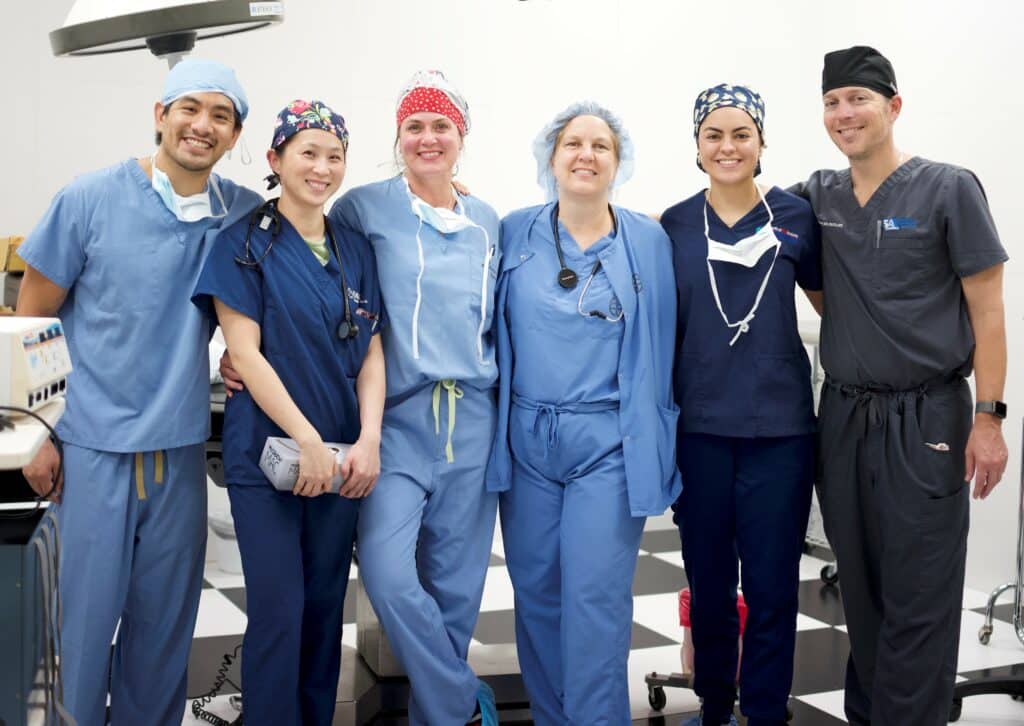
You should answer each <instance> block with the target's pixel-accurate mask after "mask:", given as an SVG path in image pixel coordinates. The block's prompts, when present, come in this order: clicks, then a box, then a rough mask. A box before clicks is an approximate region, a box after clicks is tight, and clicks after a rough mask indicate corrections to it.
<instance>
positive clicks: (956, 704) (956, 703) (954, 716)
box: [949, 698, 964, 723]
mask: <svg viewBox="0 0 1024 726" xmlns="http://www.w3.org/2000/svg"><path fill="white" fill-rule="evenodd" d="M963 710H964V700H963V699H962V698H954V699H953V705H952V706H950V708H949V721H950V723H952V722H953V721H959V720H960V713H961V712H962V711H963Z"/></svg>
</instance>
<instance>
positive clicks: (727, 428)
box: [661, 187, 821, 438]
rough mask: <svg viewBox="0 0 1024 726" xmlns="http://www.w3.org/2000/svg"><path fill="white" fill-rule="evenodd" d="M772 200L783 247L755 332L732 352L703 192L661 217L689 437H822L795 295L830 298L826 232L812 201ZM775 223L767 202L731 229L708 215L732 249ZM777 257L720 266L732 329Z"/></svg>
mask: <svg viewBox="0 0 1024 726" xmlns="http://www.w3.org/2000/svg"><path fill="white" fill-rule="evenodd" d="M765 197H766V199H767V202H768V204H769V205H770V206H771V208H772V213H773V215H774V223H773V227H774V229H775V236H776V238H778V240H779V241H780V242H781V243H782V245H781V248H780V249H779V254H778V259H777V261H776V262H775V268H774V269H773V270H772V273H771V278H770V279H769V281H768V285H767V287H766V288H765V292H764V295H763V297H762V299H761V303H760V305H759V306H758V308H757V312H756V314H755V317H754V318H753V319H752V320H751V321H750V330H749V331H748V332H747V333H745V334H743V335H741V336H740V337H739V339H738V340H737V341H736V343H735V344H734V345H733V346H731V347H730V346H729V341H730V340H732V338H733V336H734V335H735V333H736V328H729V327H727V326H726V324H725V321H724V320H722V316H721V314H720V313H719V312H718V308H717V307H716V306H715V299H714V296H713V294H712V292H711V282H710V280H709V278H708V267H707V249H708V248H707V240H706V238H705V235H704V199H705V197H704V192H703V191H702V192H700V193H698V194H695V195H694V196H692V197H690V198H689V199H687V200H685V201H683V202H680V203H679V204H676V205H675V206H673V207H670V208H669V209H667V210H666V211H665V213H664V214H663V215H662V217H661V224H662V226H663V227H664V228H665V231H666V232H667V233H668V235H669V237H671V239H672V247H673V260H674V266H675V275H676V287H677V290H678V293H679V314H678V333H677V341H676V345H677V347H676V360H675V371H674V376H673V378H674V385H675V396H676V402H677V403H678V405H679V408H680V417H679V430H680V431H686V432H691V433H705V434H712V435H716V436H734V437H742V438H752V437H761V436H796V435H800V434H807V433H811V432H813V431H814V430H815V419H814V404H813V396H812V391H811V367H810V362H809V360H808V358H807V351H806V349H805V348H804V345H803V343H802V342H801V340H800V333H799V331H798V329H797V318H796V303H795V300H794V289H795V286H796V285H800V287H801V288H803V289H805V290H820V289H821V236H820V231H819V228H818V223H817V220H816V219H815V217H814V215H813V213H812V212H811V206H810V204H809V203H808V202H807V200H805V199H802V198H800V197H798V196H796V195H794V194H790V193H789V192H785V191H783V190H781V189H779V188H778V187H772V188H771V189H770V190H769V191H768V193H767V194H766V195H765ZM767 223H768V212H767V210H766V209H765V207H764V205H763V204H761V203H760V202H759V203H758V204H757V206H756V207H754V208H753V209H752V210H750V212H748V213H747V214H746V216H744V217H743V218H741V219H740V220H739V221H738V222H736V224H735V225H733V226H732V227H731V228H730V227H728V226H726V225H725V223H724V222H722V220H721V219H719V217H718V215H717V214H715V211H714V210H713V209H712V208H711V207H710V206H709V207H708V226H709V229H710V235H711V238H712V239H713V240H716V241H718V242H721V243H723V244H735V243H736V242H738V241H740V240H742V239H744V238H745V237H748V236H750V235H752V234H754V232H755V231H757V230H758V229H760V228H761V227H763V226H764V225H765V224H767ZM773 255H774V250H768V251H767V252H765V253H764V254H763V255H762V256H761V258H760V259H759V260H758V262H757V264H756V265H754V267H752V268H748V267H744V266H742V265H738V264H733V263H728V262H719V261H715V262H712V263H711V264H712V265H713V267H714V270H715V280H716V281H717V283H718V292H719V295H720V296H721V300H722V308H723V309H724V310H725V314H726V315H727V316H728V318H729V322H736V321H738V320H741V319H742V318H743V317H745V316H746V314H747V313H748V312H749V310H750V308H751V306H752V305H753V304H754V300H755V298H756V296H757V290H758V288H759V287H760V285H761V281H762V280H763V279H764V276H765V274H766V273H767V272H768V269H769V267H770V265H771V262H772V257H773Z"/></svg>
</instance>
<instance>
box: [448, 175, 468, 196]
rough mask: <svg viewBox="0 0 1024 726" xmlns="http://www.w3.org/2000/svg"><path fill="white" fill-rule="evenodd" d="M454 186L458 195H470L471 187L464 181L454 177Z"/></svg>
mask: <svg viewBox="0 0 1024 726" xmlns="http://www.w3.org/2000/svg"><path fill="white" fill-rule="evenodd" d="M452 186H453V187H455V191H456V192H457V193H458V195H459V196H460V197H468V196H469V187H467V186H466V185H465V184H463V183H462V182H460V181H455V180H454V179H452Z"/></svg>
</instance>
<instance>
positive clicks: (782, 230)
mask: <svg viewBox="0 0 1024 726" xmlns="http://www.w3.org/2000/svg"><path fill="white" fill-rule="evenodd" d="M772 229H774V230H775V231H776V232H778V233H779V234H781V235H784V236H786V237H789V238H790V239H797V240H798V239H800V235H798V234H797V233H796V232H790V231H789V230H788V229H786V228H785V227H774V226H773V227H772Z"/></svg>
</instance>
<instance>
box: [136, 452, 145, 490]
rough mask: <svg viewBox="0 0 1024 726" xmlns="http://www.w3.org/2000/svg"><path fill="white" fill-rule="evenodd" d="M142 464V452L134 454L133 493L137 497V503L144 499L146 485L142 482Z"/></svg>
mask: <svg viewBox="0 0 1024 726" xmlns="http://www.w3.org/2000/svg"><path fill="white" fill-rule="evenodd" d="M142 463H143V459H142V452H141V451H137V452H135V493H136V494H137V495H138V497H139V501H142V500H143V499H145V498H146V484H145V482H144V481H143V469H142Z"/></svg>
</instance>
